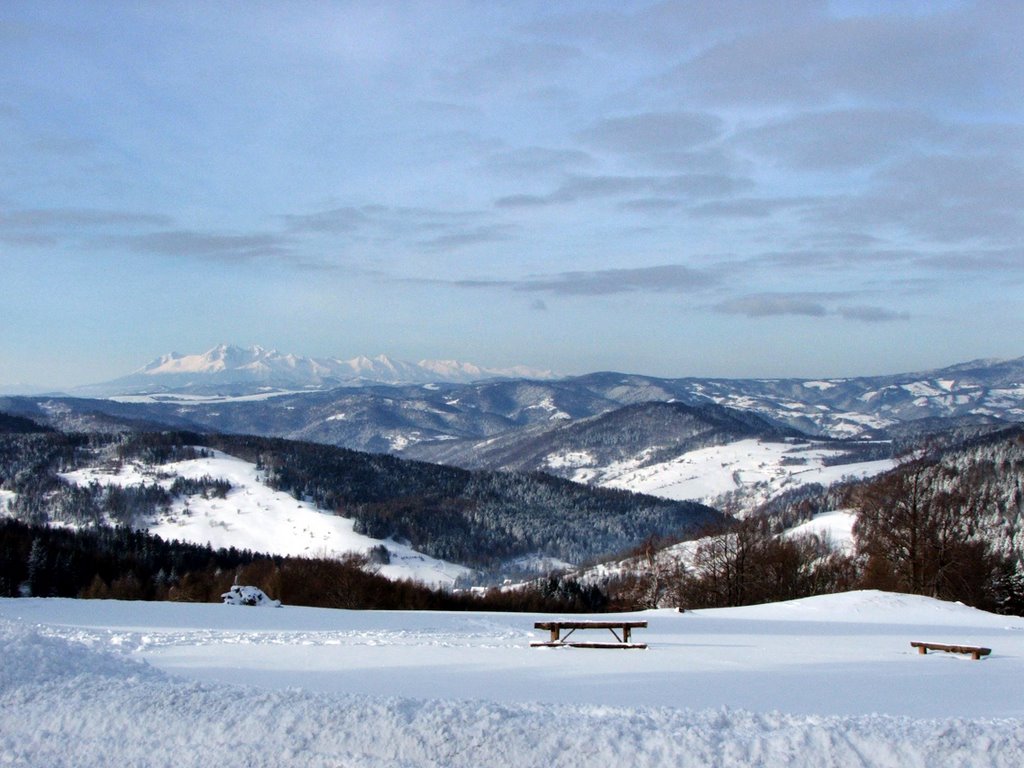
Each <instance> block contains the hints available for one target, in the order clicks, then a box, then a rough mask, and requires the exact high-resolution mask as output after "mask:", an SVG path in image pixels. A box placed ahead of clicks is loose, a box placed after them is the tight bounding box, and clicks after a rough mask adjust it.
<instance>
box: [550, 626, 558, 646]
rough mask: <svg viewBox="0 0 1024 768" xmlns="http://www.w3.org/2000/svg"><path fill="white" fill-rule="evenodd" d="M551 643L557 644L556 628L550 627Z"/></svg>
mask: <svg viewBox="0 0 1024 768" xmlns="http://www.w3.org/2000/svg"><path fill="white" fill-rule="evenodd" d="M551 642H552V643H557V642H558V627H552V628H551Z"/></svg>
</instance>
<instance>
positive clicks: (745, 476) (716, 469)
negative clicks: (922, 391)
mask: <svg viewBox="0 0 1024 768" xmlns="http://www.w3.org/2000/svg"><path fill="white" fill-rule="evenodd" d="M841 453H842V452H841V451H837V450H834V449H831V448H828V447H825V446H824V445H823V444H821V443H800V442H796V443H794V442H779V441H772V442H769V441H764V440H737V441H735V442H732V443H727V444H725V445H716V446H712V447H709V448H701V449H698V450H695V451H689V452H687V453H684V454H682V455H681V456H678V457H676V458H674V459H672V460H670V461H665V462H659V463H655V464H647V463H646V462H644V461H643V458H644V457H643V456H640V457H637V458H636V459H634V460H633V461H627V462H620V463H616V464H612V465H609V466H607V467H589V466H586V463H587V462H586V457H585V456H582V457H581V456H575V457H574V456H570V455H567V456H562V457H552V458H551V459H550V461H551V462H553V463H561V462H565V463H568V462H572V461H576V462H577V463H578V464H583V465H584V466H579V467H578V468H577V469H576V470H575V471H574V472H573V474H572V476H571V477H572V479H573V480H575V481H577V482H581V483H590V484H593V485H600V486H605V487H608V488H622V489H626V490H630V491H633V492H635V493H649V494H651V495H653V496H663V497H665V498H669V499H680V500H682V499H690V500H694V501H700V502H702V503H704V504H708V505H710V506H726V505H728V506H729V508H731V509H738V510H740V511H743V510H747V509H750V508H752V507H753V506H756V505H757V504H761V503H763V502H765V501H767V500H768V499H770V498H773V497H774V496H777V495H778V494H779V493H781V492H783V491H787V490H791V489H793V488H797V487H799V486H801V485H806V484H808V483H820V484H821V485H826V486H827V485H829V484H831V483H834V482H837V481H839V480H842V479H846V478H864V477H871V476H873V475H877V474H880V473H882V472H885V471H887V470H889V469H892V468H893V467H894V466H895V465H896V462H895V461H893V460H891V459H883V460H877V461H862V462H854V463H850V464H837V465H831V466H829V465H826V464H825V460H826V459H828V458H830V457H834V456H837V455H841ZM727 496H728V497H730V498H728V499H727V498H726V497H727Z"/></svg>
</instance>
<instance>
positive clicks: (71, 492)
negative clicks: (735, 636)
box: [0, 432, 723, 571]
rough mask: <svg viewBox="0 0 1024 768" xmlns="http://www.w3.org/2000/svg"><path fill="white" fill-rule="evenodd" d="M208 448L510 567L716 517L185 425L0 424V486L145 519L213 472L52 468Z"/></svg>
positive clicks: (43, 517)
mask: <svg viewBox="0 0 1024 768" xmlns="http://www.w3.org/2000/svg"><path fill="white" fill-rule="evenodd" d="M210 449H216V450H220V451H223V452H225V453H227V454H230V455H233V456H238V457H240V458H243V459H245V460H248V461H251V462H253V463H254V464H256V466H257V468H258V469H259V470H261V471H262V473H263V476H264V477H265V479H266V482H267V484H269V485H270V486H272V487H273V488H275V489H278V490H284V491H287V492H289V493H291V494H292V495H294V496H295V497H296V498H300V499H306V500H310V501H313V502H315V503H316V504H317V506H319V507H320V508H321V509H324V510H327V511H329V512H334V513H337V514H340V515H343V516H345V517H350V518H353V519H354V520H355V524H356V530H357V532H360V533H365V534H367V535H369V536H372V537H374V538H379V539H386V538H394V539H397V540H403V541H406V542H408V543H410V544H411V545H412V546H413V547H415V548H416V549H418V550H420V551H422V552H425V553H427V554H429V555H432V556H434V557H438V558H441V559H444V560H448V561H451V562H457V563H462V564H465V565H469V566H472V567H475V568H478V569H483V570H492V571H502V570H504V571H507V569H509V568H511V567H512V561H514V560H515V559H516V558H521V557H529V556H543V557H548V558H556V559H560V560H563V561H567V562H582V561H585V560H588V559H595V558H599V557H601V556H607V555H610V554H613V553H615V552H617V551H621V550H624V549H626V548H628V547H631V546H635V545H636V544H637V543H638V542H640V541H643V540H644V539H645V538H647V537H649V536H651V535H657V536H668V537H673V538H685V537H686V536H687V535H692V534H694V533H695V532H696V531H698V530H700V529H702V528H704V527H706V526H707V525H709V524H713V523H717V522H721V521H722V519H723V518H722V516H721V515H720V514H719V513H717V512H715V511H714V510H712V509H710V508H708V507H703V506H701V505H699V504H693V503H688V502H675V501H667V500H664V499H658V498H654V497H645V496H639V495H636V494H631V493H627V492H624V491H610V490H600V489H592V488H588V487H586V486H581V485H577V484H574V483H570V482H567V481H564V480H559V479H556V478H552V477H549V476H546V475H538V474H509V473H500V472H485V471H475V472H474V471H467V470H461V469H455V468H451V467H442V466H438V465H432V464H426V463H421V462H410V461H405V460H401V459H397V458H395V457H391V456H385V455H375V454H366V453H359V452H356V451H349V450H345V449H340V448H334V447H330V446H324V445H317V444H311V443H298V442H292V441H287V440H279V439H268V438H259V437H246V436H223V435H220V436H211V435H203V436H200V435H196V434H193V433H138V434H121V435H96V434H93V435H89V436H83V435H66V434H63V433H56V432H51V433H35V434H7V435H0V490H3V491H6V492H8V494H11V498H10V499H9V500H8V502H7V505H8V507H9V513H10V514H11V515H13V516H15V517H17V518H19V519H22V520H25V521H28V522H33V523H53V522H56V523H66V524H74V525H97V524H125V525H130V526H145V524H146V521H147V518H149V517H151V516H152V515H153V514H154V513H155V512H156V511H157V510H158V509H160V508H162V507H164V508H165V507H166V506H167V505H169V504H170V502H171V501H172V500H173V499H174V498H175V497H179V496H182V495H189V494H196V493H203V494H208V495H209V494H213V495H223V494H225V493H226V492H227V491H228V490H229V488H228V487H226V486H225V484H224V483H223V482H222V481H220V480H218V479H217V478H212V477H211V478H201V479H199V480H193V481H188V482H184V481H182V482H180V483H179V482H178V481H175V483H174V484H167V483H165V484H163V485H158V484H155V483H150V484H149V485H137V486H133V487H125V488H118V487H113V486H101V485H99V484H95V483H94V484H92V485H88V486H74V485H72V484H69V483H67V482H65V481H64V480H63V479H62V478H61V477H60V476H59V474H58V473H59V472H62V471H68V470H71V469H73V468H75V467H77V466H86V465H96V464H99V463H103V462H108V463H117V462H131V461H139V462H144V463H147V464H152V465H159V464H162V463H165V462H167V461H171V460H183V459H186V458H192V457H194V456H196V455H197V454H199V453H201V452H203V451H207V450H210Z"/></svg>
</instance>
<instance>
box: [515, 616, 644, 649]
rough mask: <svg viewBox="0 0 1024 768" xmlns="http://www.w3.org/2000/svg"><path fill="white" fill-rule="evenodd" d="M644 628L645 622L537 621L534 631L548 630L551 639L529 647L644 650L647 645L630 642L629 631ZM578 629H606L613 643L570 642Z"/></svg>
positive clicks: (537, 642)
mask: <svg viewBox="0 0 1024 768" xmlns="http://www.w3.org/2000/svg"><path fill="white" fill-rule="evenodd" d="M646 626H647V622H646V621H622V620H617V621H538V622H536V623H535V624H534V625H533V627H534V629H546V630H548V631H549V632H551V639H550V640H547V641H540V640H537V641H534V642H532V643H530V646H531V647H533V648H561V647H570V648H646V647H647V643H634V642H631V641H630V632H631V630H634V629H643V628H645V627H646ZM578 629H607V630H608V631H610V632H611V633H612V636H613V637H614V638H615V642H614V643H611V642H604V643H600V642H591V641H587V642H581V641H579V640H572V641H570V640H569V636H570V635H572V633H573V632H575V631H576V630H578ZM562 630H568V632H566V633H565V634H564V635H563V634H562ZM616 630H618V632H616Z"/></svg>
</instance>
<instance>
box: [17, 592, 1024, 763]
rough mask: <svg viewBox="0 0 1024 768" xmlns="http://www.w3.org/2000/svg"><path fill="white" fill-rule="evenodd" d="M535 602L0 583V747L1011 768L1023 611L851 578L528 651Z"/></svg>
mask: <svg viewBox="0 0 1024 768" xmlns="http://www.w3.org/2000/svg"><path fill="white" fill-rule="evenodd" d="M551 618H553V617H550V616H537V615H527V614H495V613H430V612H385V611H379V612H376V611H338V610H322V609H312V608H295V607H288V606H285V607H281V608H248V607H242V606H227V605H209V604H204V605H199V604H182V603H141V602H140V603H135V602H118V601H87V600H63V599H27V598H25V599H5V600H0V653H2V656H0V658H2V665H0V765H15V766H77V767H87V766H108V765H119V766H163V765H166V766H293V765H294V766H408V767H410V768H411V767H413V766H415V767H417V768H418V767H420V766H582V765H631V766H662V765H665V766H709V765H710V766H734V765H735V766H740V765H792V766H862V765H870V766H1014V768H1017V767H1018V766H1020V765H1024V691H1022V683H1024V618H1018V617H1005V616H996V615H993V614H988V613H984V612H981V611H977V610H974V609H971V608H968V607H965V606H963V605H959V604H952V603H943V602H939V601H935V600H930V599H928V598H922V597H912V596H907V595H895V594H886V593H880V592H854V593H850V594H845V595H834V596H827V597H818V598H810V599H805V600H799V601H794V602H790V603H779V604H774V605H765V606H755V607H749V608H734V609H720V610H705V611H694V612H687V613H676V612H674V611H650V612H646V613H643V614H638V615H637V614H633V615H630V616H629V617H628V618H630V619H637V618H640V619H646V620H647V621H648V623H649V626H648V627H647V628H646V629H639V630H636V631H635V634H634V640H636V641H641V642H646V643H648V644H649V648H648V649H647V650H617V649H614V650H604V649H580V648H531V647H530V642H531V640H543V639H546V634H547V633H545V632H541V631H538V630H535V629H534V628H533V624H534V622H535V621H539V620H546V619H551ZM574 618H576V617H574ZM595 618H596V617H595ZM600 618H602V619H604V618H608V617H607V616H601V617H600ZM581 632H583V631H582V630H581ZM585 632H586V633H588V634H593V635H594V636H593V637H592V638H589V637H588V638H586V639H596V640H604V639H606V637H603V636H600V635H598V634H597V631H595V630H586V631H585ZM602 632H603V631H602ZM605 635H606V636H607V633H605ZM576 637H579V635H577V636H576ZM574 639H575V638H574ZM607 639H611V638H610V636H607ZM914 640H924V641H932V642H944V643H955V644H969V645H982V646H985V647H988V648H991V649H992V654H991V655H990V656H988V657H987V658H984V659H982V660H980V661H974V660H972V659H971V658H970V657H969V656H962V655H954V654H947V653H929V654H928V655H925V656H922V655H919V654H918V653H917V651H916V650H914V649H913V648H911V647H910V642H911V641H914Z"/></svg>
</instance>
